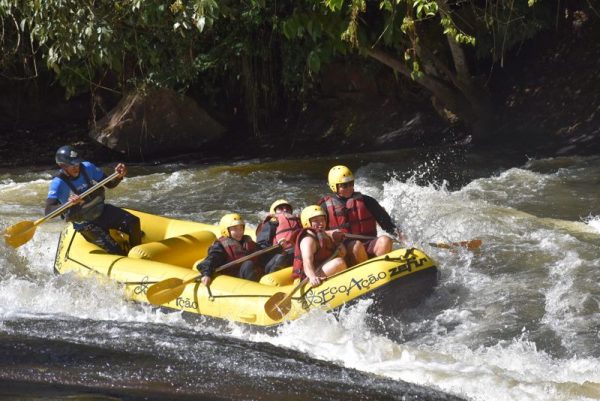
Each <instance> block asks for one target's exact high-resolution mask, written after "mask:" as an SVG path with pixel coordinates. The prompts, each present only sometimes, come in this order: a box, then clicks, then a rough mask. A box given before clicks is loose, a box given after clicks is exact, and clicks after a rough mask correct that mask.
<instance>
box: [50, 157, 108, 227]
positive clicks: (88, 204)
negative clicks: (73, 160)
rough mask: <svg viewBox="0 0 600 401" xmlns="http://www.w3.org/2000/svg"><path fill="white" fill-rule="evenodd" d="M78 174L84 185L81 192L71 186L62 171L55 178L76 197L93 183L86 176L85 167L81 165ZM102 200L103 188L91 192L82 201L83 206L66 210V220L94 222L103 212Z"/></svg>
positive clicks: (70, 180)
mask: <svg viewBox="0 0 600 401" xmlns="http://www.w3.org/2000/svg"><path fill="white" fill-rule="evenodd" d="M79 172H80V174H82V175H83V179H84V180H85V184H86V187H85V188H84V189H83V190H81V191H78V190H77V188H76V187H75V185H73V181H72V179H71V177H69V176H68V175H67V174H66V173H65V172H64V171H62V170H61V172H60V173H58V175H57V176H56V177H57V178H59V179H61V180H62V181H63V182H64V183H65V184H67V186H68V187H69V189H70V190H71V192H73V193H74V194H76V195H80V194H82V193H84V192H85V191H87V190H88V189H90V188H91V187H93V186H94V184H95V182H94V181H92V180H91V179H90V176H89V175H88V173H87V171H85V167H84V166H83V165H81V168H80V169H79ZM104 198H105V194H104V187H102V188H98V189H97V190H96V191H94V192H92V193H91V194H89V195H88V196H86V197H85V198H84V199H83V200H84V201H85V202H84V203H83V204H81V205H77V206H74V207H71V208H70V209H69V210H67V212H66V218H67V220H68V221H75V222H84V221H93V220H96V219H97V218H98V217H100V215H101V214H102V211H103V210H104Z"/></svg>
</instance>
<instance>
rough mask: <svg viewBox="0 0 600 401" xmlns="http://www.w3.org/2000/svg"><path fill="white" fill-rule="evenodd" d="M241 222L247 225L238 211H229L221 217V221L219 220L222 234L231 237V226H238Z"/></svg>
mask: <svg viewBox="0 0 600 401" xmlns="http://www.w3.org/2000/svg"><path fill="white" fill-rule="evenodd" d="M239 224H242V225H244V226H245V225H246V222H245V221H244V219H242V216H240V215H239V214H237V213H229V214H226V215H225V216H223V217H221V221H219V229H220V230H221V235H222V236H223V237H229V236H230V235H229V227H233V226H237V225H239Z"/></svg>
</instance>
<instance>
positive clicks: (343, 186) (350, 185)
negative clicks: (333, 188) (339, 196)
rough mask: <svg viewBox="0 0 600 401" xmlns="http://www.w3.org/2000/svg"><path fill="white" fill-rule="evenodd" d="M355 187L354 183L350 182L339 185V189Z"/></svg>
mask: <svg viewBox="0 0 600 401" xmlns="http://www.w3.org/2000/svg"><path fill="white" fill-rule="evenodd" d="M353 186H354V181H350V182H343V183H341V184H338V188H350V187H353Z"/></svg>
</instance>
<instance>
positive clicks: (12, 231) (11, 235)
mask: <svg viewBox="0 0 600 401" xmlns="http://www.w3.org/2000/svg"><path fill="white" fill-rule="evenodd" d="M33 234H35V224H34V222H33V221H21V222H20V223H17V224H15V225H13V226H10V227H8V228H7V229H6V230H5V231H4V241H6V243H7V244H8V245H10V246H12V247H13V248H18V247H20V246H21V245H23V244H25V243H26V242H27V241H29V240H30V239H31V238H33Z"/></svg>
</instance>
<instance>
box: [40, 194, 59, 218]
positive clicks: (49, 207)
mask: <svg viewBox="0 0 600 401" xmlns="http://www.w3.org/2000/svg"><path fill="white" fill-rule="evenodd" d="M60 206H61V205H60V202H59V201H58V199H56V198H48V199H46V208H45V209H44V214H45V215H46V216H47V215H49V214H50V213H52V212H53V211H55V210H56V209H58V208H59V207H60Z"/></svg>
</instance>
